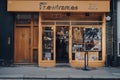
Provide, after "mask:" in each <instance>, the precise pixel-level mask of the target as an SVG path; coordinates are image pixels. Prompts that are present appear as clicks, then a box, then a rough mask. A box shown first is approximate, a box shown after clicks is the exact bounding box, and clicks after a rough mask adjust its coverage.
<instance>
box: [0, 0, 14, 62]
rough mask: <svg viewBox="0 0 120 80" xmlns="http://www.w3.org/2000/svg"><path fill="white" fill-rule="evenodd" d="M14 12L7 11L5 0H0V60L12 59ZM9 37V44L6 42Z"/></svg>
mask: <svg viewBox="0 0 120 80" xmlns="http://www.w3.org/2000/svg"><path fill="white" fill-rule="evenodd" d="M13 16H14V14H13V13H9V12H7V0H0V60H1V59H4V60H5V62H6V61H7V62H8V61H11V60H13V32H14V31H13V29H14V18H13ZM8 37H10V44H8Z"/></svg>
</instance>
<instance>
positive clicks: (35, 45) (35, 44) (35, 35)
mask: <svg viewBox="0 0 120 80" xmlns="http://www.w3.org/2000/svg"><path fill="white" fill-rule="evenodd" d="M33 48H35V49H37V48H38V27H34V28H33Z"/></svg>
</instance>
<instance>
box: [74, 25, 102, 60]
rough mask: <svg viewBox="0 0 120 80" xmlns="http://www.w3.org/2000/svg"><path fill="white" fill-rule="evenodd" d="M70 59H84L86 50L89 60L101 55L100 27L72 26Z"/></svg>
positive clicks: (96, 58)
mask: <svg viewBox="0 0 120 80" xmlns="http://www.w3.org/2000/svg"><path fill="white" fill-rule="evenodd" d="M72 35H73V37H72V38H73V39H72V59H73V60H84V53H85V52H86V51H87V52H88V53H90V54H89V60H92V61H93V60H98V59H99V58H100V57H101V56H99V55H100V53H101V46H102V45H101V28H84V27H73V28H72Z"/></svg>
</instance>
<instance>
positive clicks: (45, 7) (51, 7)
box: [40, 2, 78, 10]
mask: <svg viewBox="0 0 120 80" xmlns="http://www.w3.org/2000/svg"><path fill="white" fill-rule="evenodd" d="M40 10H78V6H75V5H73V6H64V5H59V4H56V5H47V2H40Z"/></svg>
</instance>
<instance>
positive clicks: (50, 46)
mask: <svg viewBox="0 0 120 80" xmlns="http://www.w3.org/2000/svg"><path fill="white" fill-rule="evenodd" d="M42 60H48V61H49V60H54V30H53V27H51V26H50V27H49V26H45V27H42Z"/></svg>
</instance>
